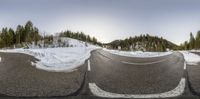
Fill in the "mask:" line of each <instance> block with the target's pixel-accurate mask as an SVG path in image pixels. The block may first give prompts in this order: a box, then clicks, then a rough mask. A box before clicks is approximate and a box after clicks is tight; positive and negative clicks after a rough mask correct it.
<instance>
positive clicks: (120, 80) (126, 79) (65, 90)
mask: <svg viewBox="0 0 200 99" xmlns="http://www.w3.org/2000/svg"><path fill="white" fill-rule="evenodd" d="M0 57H1V58H2V59H1V62H0V96H17V97H46V98H48V97H52V96H53V97H55V96H62V97H64V98H65V97H69V96H73V98H76V97H77V98H90V97H94V98H97V97H98V98H101V97H107V98H109V97H113V95H114V96H119V97H120V95H122V96H123V95H124V96H127V97H129V96H131V97H132V98H133V97H135V95H136V96H137V95H138V96H137V97H140V95H147V96H148V95H151V96H153V97H154V96H155V97H160V98H162V97H161V96H167V95H169V96H170V95H171V94H176V95H177V93H178V97H190V98H191V97H192V98H196V97H197V98H198V95H197V96H196V95H195V94H194V92H193V91H194V90H195V89H192V88H193V87H194V86H192V87H191V83H194V84H197V83H198V82H196V80H188V78H191V76H192V75H191V74H190V73H191V71H188V72H187V73H186V72H185V71H186V70H185V64H184V58H183V55H182V54H181V53H178V52H174V53H173V54H171V55H167V56H161V57H154V58H134V57H124V56H118V55H114V54H111V53H108V52H106V51H103V50H96V51H93V52H92V54H91V57H90V58H89V59H88V60H87V61H86V62H85V64H84V65H82V66H80V67H79V68H77V70H75V71H72V72H68V73H67V72H66V73H64V72H62V73H57V72H48V71H44V70H39V69H36V68H35V67H34V66H32V65H31V62H35V61H37V60H36V59H35V58H34V57H32V56H29V55H25V54H17V53H0ZM195 74H196V75H197V74H199V73H198V72H196V73H195ZM188 75H189V76H188ZM196 79H198V78H196ZM193 81H194V82H193ZM90 84H93V85H94V84H95V86H96V87H94V86H93V87H91V86H90ZM97 87H98V88H97ZM92 88H93V89H92ZM95 88H96V89H95ZM181 88H182V89H181ZM99 90H100V91H99ZM197 91H198V90H197ZM170 92H171V93H170ZM162 93H164V94H162ZM98 94H100V95H98ZM179 94H180V95H179ZM156 95H161V96H156ZM176 95H175V96H176ZM99 96H100V97H99ZM148 97H149V96H148Z"/></svg>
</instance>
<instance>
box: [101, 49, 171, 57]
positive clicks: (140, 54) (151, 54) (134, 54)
mask: <svg viewBox="0 0 200 99" xmlns="http://www.w3.org/2000/svg"><path fill="white" fill-rule="evenodd" d="M103 50H105V51H108V52H110V53H112V54H116V55H121V56H127V57H140V58H148V57H149V58H150V57H159V56H165V55H169V54H172V53H173V52H142V51H119V50H109V49H103Z"/></svg>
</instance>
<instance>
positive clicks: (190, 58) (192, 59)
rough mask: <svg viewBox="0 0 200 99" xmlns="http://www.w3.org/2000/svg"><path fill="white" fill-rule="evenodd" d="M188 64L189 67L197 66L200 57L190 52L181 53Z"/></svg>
mask: <svg viewBox="0 0 200 99" xmlns="http://www.w3.org/2000/svg"><path fill="white" fill-rule="evenodd" d="M180 52H181V53H182V54H183V56H184V59H185V61H186V63H187V64H189V65H197V64H198V63H199V62H200V56H199V55H196V54H194V53H191V52H189V51H180Z"/></svg>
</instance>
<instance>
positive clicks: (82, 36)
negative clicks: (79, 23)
mask: <svg viewBox="0 0 200 99" xmlns="http://www.w3.org/2000/svg"><path fill="white" fill-rule="evenodd" d="M58 34H59V36H60V37H69V38H74V39H78V40H80V41H84V42H89V43H92V44H95V45H96V44H97V45H100V46H102V43H101V42H98V41H97V39H96V38H95V37H90V35H86V34H84V33H83V32H72V31H70V30H67V31H64V32H60V33H58Z"/></svg>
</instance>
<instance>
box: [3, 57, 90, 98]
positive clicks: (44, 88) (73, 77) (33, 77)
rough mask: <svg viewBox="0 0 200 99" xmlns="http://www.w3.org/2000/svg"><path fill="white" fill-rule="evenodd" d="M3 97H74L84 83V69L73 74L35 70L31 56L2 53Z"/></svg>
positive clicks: (81, 68)
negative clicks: (72, 95) (70, 95)
mask: <svg viewBox="0 0 200 99" xmlns="http://www.w3.org/2000/svg"><path fill="white" fill-rule="evenodd" d="M0 56H1V62H0V93H1V94H2V95H7V96H28V97H33V96H67V95H69V94H73V93H75V92H76V91H77V90H78V89H79V88H80V87H81V84H82V82H83V78H84V74H85V71H86V70H85V67H86V66H84V65H83V66H81V67H80V68H78V70H76V71H73V72H70V73H55V72H47V71H44V70H39V69H36V68H35V67H34V66H32V65H31V61H33V62H34V61H36V59H35V58H34V57H32V56H29V55H25V54H16V53H0Z"/></svg>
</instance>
